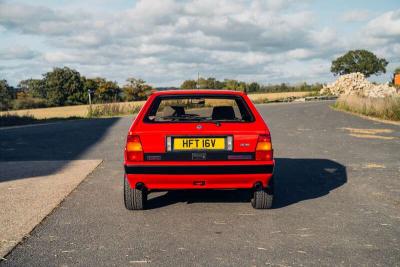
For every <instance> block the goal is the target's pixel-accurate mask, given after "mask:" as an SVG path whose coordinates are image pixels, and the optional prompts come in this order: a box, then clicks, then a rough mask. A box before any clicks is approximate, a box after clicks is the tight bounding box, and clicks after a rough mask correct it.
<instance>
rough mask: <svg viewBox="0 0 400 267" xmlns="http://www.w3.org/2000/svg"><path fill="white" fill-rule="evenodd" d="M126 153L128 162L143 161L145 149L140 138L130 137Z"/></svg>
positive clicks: (127, 141)
mask: <svg viewBox="0 0 400 267" xmlns="http://www.w3.org/2000/svg"><path fill="white" fill-rule="evenodd" d="M125 152H126V159H127V160H128V161H143V148H142V143H140V138H139V136H137V135H128V138H127V140H126V147H125Z"/></svg>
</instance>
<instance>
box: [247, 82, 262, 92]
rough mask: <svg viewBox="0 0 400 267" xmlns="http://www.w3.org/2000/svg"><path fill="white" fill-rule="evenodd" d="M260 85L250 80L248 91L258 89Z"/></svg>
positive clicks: (256, 90)
mask: <svg viewBox="0 0 400 267" xmlns="http://www.w3.org/2000/svg"><path fill="white" fill-rule="evenodd" d="M260 89H261V87H260V85H259V84H258V83H256V82H252V83H250V84H249V86H248V90H249V93H252V92H258V91H260Z"/></svg>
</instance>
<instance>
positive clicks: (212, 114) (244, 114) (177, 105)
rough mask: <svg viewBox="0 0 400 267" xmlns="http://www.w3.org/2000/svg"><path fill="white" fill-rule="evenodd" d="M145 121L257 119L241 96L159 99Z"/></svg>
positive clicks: (248, 120)
mask: <svg viewBox="0 0 400 267" xmlns="http://www.w3.org/2000/svg"><path fill="white" fill-rule="evenodd" d="M144 121H145V122H153V123H162V122H199V121H211V122H213V121H218V122H252V121H254V116H253V114H252V113H251V111H250V109H249V107H248V106H247V104H246V102H245V101H244V99H243V98H242V97H241V96H233V95H226V96H223V95H218V96H215V95H190V96H188V95H171V96H158V97H157V98H156V99H155V100H154V101H153V103H152V105H151V106H150V109H149V110H148V112H147V114H146V115H145V118H144Z"/></svg>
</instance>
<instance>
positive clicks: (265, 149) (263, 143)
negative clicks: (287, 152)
mask: <svg viewBox="0 0 400 267" xmlns="http://www.w3.org/2000/svg"><path fill="white" fill-rule="evenodd" d="M272 158H273V150H272V143H271V137H270V136H269V135H260V136H259V137H258V141H257V147H256V160H272Z"/></svg>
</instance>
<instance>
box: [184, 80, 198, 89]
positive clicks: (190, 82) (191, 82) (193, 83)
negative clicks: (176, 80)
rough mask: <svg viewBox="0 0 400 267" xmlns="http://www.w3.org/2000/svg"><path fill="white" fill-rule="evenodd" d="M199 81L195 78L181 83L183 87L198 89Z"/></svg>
mask: <svg viewBox="0 0 400 267" xmlns="http://www.w3.org/2000/svg"><path fill="white" fill-rule="evenodd" d="M196 88H197V82H196V81H195V80H186V81H184V82H183V83H182V84H181V89H196Z"/></svg>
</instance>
